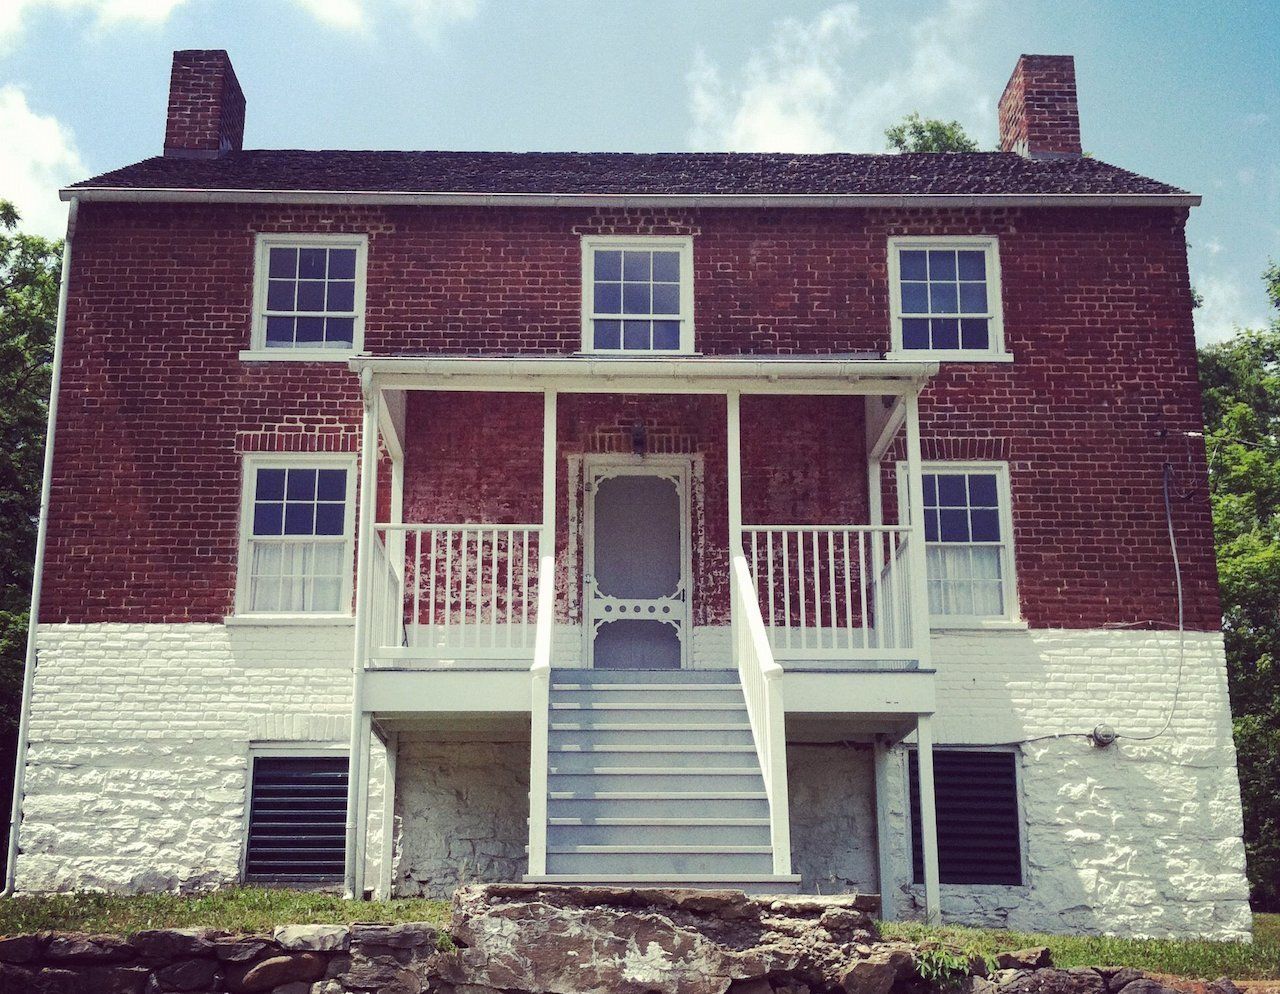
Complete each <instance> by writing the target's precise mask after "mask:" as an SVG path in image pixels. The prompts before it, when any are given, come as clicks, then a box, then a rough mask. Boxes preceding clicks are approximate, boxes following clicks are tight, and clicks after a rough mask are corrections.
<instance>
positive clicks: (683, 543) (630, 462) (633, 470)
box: [581, 453, 693, 669]
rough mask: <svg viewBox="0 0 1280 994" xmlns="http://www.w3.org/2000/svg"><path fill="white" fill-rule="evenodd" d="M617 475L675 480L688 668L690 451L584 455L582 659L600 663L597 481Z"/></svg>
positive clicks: (679, 629) (681, 624)
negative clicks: (594, 578) (595, 595)
mask: <svg viewBox="0 0 1280 994" xmlns="http://www.w3.org/2000/svg"><path fill="white" fill-rule="evenodd" d="M613 476H658V477H662V478H664V479H669V480H673V481H674V482H675V484H676V492H677V494H678V496H679V500H680V583H679V586H678V587H677V590H678V591H683V593H684V597H683V598H682V604H683V610H682V611H681V612H680V613H679V616H678V617H677V618H676V621H677V622H678V624H677V625H676V635H677V636H678V638H679V640H680V668H681V669H688V668H689V645H690V642H691V639H692V635H693V505H692V501H691V499H690V498H691V488H690V481H691V479H692V476H693V457H692V456H689V455H675V454H665V453H664V454H657V455H648V454H646V455H644V456H633V455H622V454H619V453H593V454H589V455H586V456H584V457H583V460H582V489H583V502H582V503H583V516H582V521H583V524H582V530H583V538H582V580H581V591H582V660H583V665H584V666H585V667H587V668H588V669H594V668H595V641H596V640H595V628H596V626H595V622H596V619H595V617H594V615H593V603H592V598H591V582H590V580H589V579H588V578H589V577H590V576H591V575H592V573H593V566H594V563H595V544H596V541H595V540H596V529H595V516H596V500H595V484H596V482H597V481H598V480H600V479H607V478H609V477H613Z"/></svg>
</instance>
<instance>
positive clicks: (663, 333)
mask: <svg viewBox="0 0 1280 994" xmlns="http://www.w3.org/2000/svg"><path fill="white" fill-rule="evenodd" d="M653 347H654V348H655V349H669V350H670V349H678V348H680V322H679V321H655V322H653Z"/></svg>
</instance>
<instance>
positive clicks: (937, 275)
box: [929, 249, 956, 280]
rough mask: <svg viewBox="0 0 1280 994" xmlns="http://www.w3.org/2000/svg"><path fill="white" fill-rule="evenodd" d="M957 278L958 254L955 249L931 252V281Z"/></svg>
mask: <svg viewBox="0 0 1280 994" xmlns="http://www.w3.org/2000/svg"><path fill="white" fill-rule="evenodd" d="M955 278H956V253H955V250H954V249H930V250H929V279H931V280H954V279H955Z"/></svg>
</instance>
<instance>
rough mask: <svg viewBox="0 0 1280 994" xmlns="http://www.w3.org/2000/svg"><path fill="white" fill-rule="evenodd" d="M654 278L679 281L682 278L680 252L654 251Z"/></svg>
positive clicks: (667, 281)
mask: <svg viewBox="0 0 1280 994" xmlns="http://www.w3.org/2000/svg"><path fill="white" fill-rule="evenodd" d="M653 278H654V281H655V282H659V281H660V282H663V283H677V282H679V280H680V253H679V252H654V253H653Z"/></svg>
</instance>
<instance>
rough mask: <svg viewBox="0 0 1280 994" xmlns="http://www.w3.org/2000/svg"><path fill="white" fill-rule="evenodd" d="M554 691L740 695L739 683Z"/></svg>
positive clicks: (556, 686) (573, 686) (560, 686)
mask: <svg viewBox="0 0 1280 994" xmlns="http://www.w3.org/2000/svg"><path fill="white" fill-rule="evenodd" d="M551 689H552V691H553V692H554V691H559V692H561V693H566V694H582V693H587V692H591V693H600V694H625V693H630V692H631V691H643V692H645V693H663V694H738V693H741V692H742V688H741V686H740V685H739V684H737V683H552V684H551Z"/></svg>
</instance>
